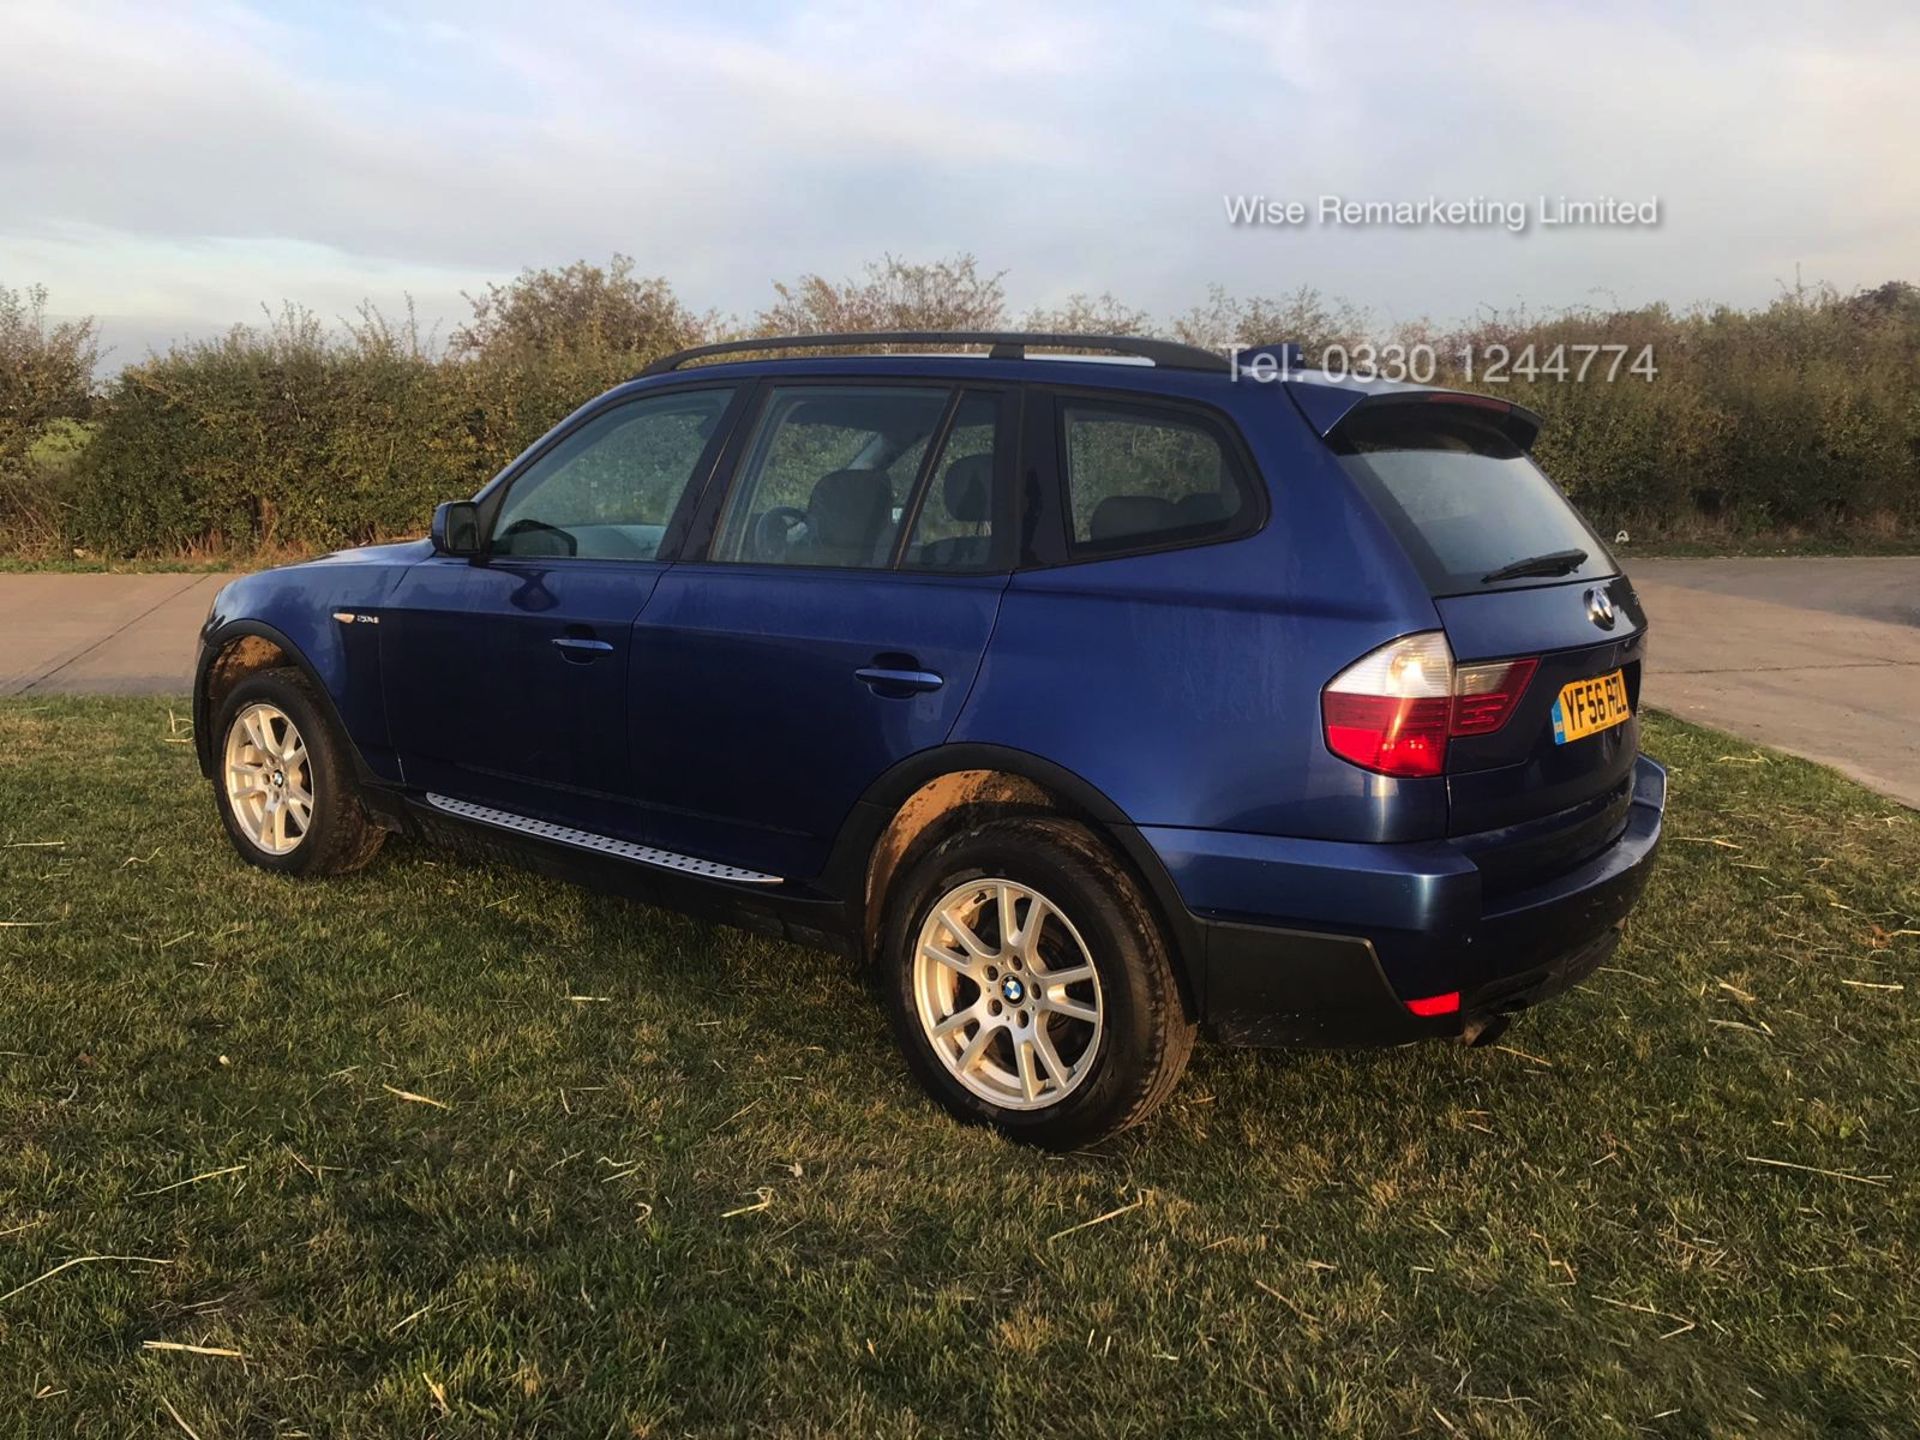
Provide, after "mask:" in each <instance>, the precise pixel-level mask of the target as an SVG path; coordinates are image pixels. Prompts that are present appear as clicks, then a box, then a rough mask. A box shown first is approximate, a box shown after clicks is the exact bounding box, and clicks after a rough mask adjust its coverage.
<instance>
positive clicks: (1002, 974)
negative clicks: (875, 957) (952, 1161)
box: [881, 815, 1194, 1148]
mask: <svg viewBox="0 0 1920 1440" xmlns="http://www.w3.org/2000/svg"><path fill="white" fill-rule="evenodd" d="M886 915H887V919H886V923H885V925H884V926H883V928H882V933H881V947H882V949H881V955H882V961H881V963H882V965H883V967H884V969H885V971H886V974H885V975H884V977H883V978H884V979H885V981H886V982H887V992H888V997H887V998H888V1001H889V1008H890V1010H891V1012H892V1018H893V1028H894V1034H895V1036H896V1037H897V1038H898V1040H899V1042H900V1048H901V1050H902V1052H903V1053H904V1054H905V1056H906V1059H907V1063H908V1065H909V1066H911V1067H912V1069H913V1072H914V1074H915V1075H916V1077H918V1079H919V1080H920V1083H921V1084H922V1085H923V1086H925V1088H926V1090H927V1092H928V1093H929V1094H930V1095H932V1096H933V1097H934V1098H935V1099H936V1100H938V1101H939V1102H940V1103H941V1104H942V1105H944V1106H945V1107H946V1108H947V1109H948V1110H950V1111H952V1112H953V1113H954V1114H955V1115H957V1116H959V1117H960V1118H961V1119H963V1120H971V1121H976V1122H982V1123H985V1124H989V1125H993V1126H995V1127H997V1128H998V1129H1000V1130H1002V1131H1004V1132H1005V1133H1006V1134H1007V1135H1009V1136H1010V1137H1012V1138H1014V1139H1019V1140H1025V1141H1029V1142H1031V1143H1033V1144H1037V1145H1046V1146H1051V1147H1054V1148H1068V1147H1071V1146H1075V1145H1083V1144H1086V1143H1087V1142H1089V1141H1092V1140H1097V1139H1100V1138H1101V1137H1102V1136H1105V1135H1110V1134H1112V1133H1113V1132H1114V1131H1116V1130H1121V1129H1124V1128H1126V1127H1127V1126H1129V1125H1132V1124H1135V1123H1137V1122H1138V1121H1140V1120H1143V1119H1145V1118H1146V1117H1147V1116H1148V1115H1149V1114H1151V1113H1152V1112H1153V1111H1154V1110H1155V1109H1156V1108H1157V1107H1158V1106H1159V1105H1160V1104H1161V1103H1162V1102H1163V1101H1164V1100H1165V1099H1166V1097H1167V1096H1168V1095H1169V1094H1170V1093H1171V1092H1172V1090H1173V1086H1174V1083H1175V1082H1176V1081H1177V1080H1178V1079H1179V1078H1180V1073H1181V1071H1182V1070H1184V1069H1185V1068H1186V1063H1187V1055H1188V1053H1189V1051H1190V1050H1191V1049H1192V1047H1193V1037H1194V1027H1193V1023H1192V1022H1191V1021H1190V1020H1189V1019H1188V1018H1187V1014H1186V1010H1185V1008H1184V1006H1183V1004H1182V1001H1181V996H1180V992H1179V988H1178V986H1177V985H1176V983H1175V981H1174V976H1173V968H1172V965H1171V963H1170V962H1169V959H1168V954H1167V944H1166V940H1165V938H1164V936H1163V935H1162V933H1161V930H1160V925H1159V921H1158V919H1157V917H1156V916H1155V915H1154V913H1153V909H1152V907H1151V906H1150V905H1149V904H1148V903H1147V900H1146V898H1145V896H1144V895H1143V893H1142V891H1141V889H1140V887H1139V884H1138V882H1136V881H1135V880H1134V878H1133V875H1132V873H1131V871H1130V870H1129V869H1128V868H1127V866H1126V864H1125V863H1124V862H1123V861H1122V860H1121V859H1120V857H1119V856H1117V855H1116V854H1115V853H1114V852H1113V851H1112V850H1110V849H1109V848H1108V847H1107V846H1106V845H1105V844H1104V843H1103V842H1102V841H1101V840H1100V839H1099V838H1097V837H1096V836H1095V835H1094V834H1093V833H1092V832H1090V831H1089V830H1087V829H1086V828H1085V827H1084V826H1081V825H1077V824H1074V823H1073V822H1071V821H1067V820H1061V819H1057V818H1055V817H1053V816H1048V815H1022V816H1008V817H1002V818H997V819H993V820H987V821H984V822H981V823H979V824H977V825H975V826H974V827H972V828H970V829H967V830H963V831H959V832H957V833H955V834H953V835H949V836H948V837H946V838H945V839H943V840H941V841H938V842H937V843H935V844H934V845H933V846H932V847H931V848H930V849H928V850H927V851H926V853H925V854H923V855H921V856H920V857H919V858H918V859H916V860H915V861H913V862H912V864H910V865H909V866H908V867H907V868H906V870H905V872H904V873H902V874H901V875H900V876H899V877H898V878H897V879H896V880H895V882H894V884H893V886H892V887H891V890H890V894H889V896H888V901H887V911H886Z"/></svg>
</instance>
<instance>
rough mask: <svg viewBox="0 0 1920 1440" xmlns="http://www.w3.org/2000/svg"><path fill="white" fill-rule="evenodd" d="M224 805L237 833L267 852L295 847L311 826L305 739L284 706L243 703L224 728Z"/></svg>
mask: <svg viewBox="0 0 1920 1440" xmlns="http://www.w3.org/2000/svg"><path fill="white" fill-rule="evenodd" d="M225 776H226V787H227V805H228V808H229V809H231V810H232V812H233V818H234V822H235V823H236V824H237V825H238V826H239V827H240V831H241V833H242V834H244V835H245V836H246V837H247V839H248V840H250V841H251V842H252V843H253V844H254V845H255V846H257V847H258V848H259V849H261V850H264V851H265V852H266V853H267V854H269V855H286V854H289V853H290V852H292V851H293V850H295V849H297V848H298V847H299V845H300V842H301V841H303V840H305V839H306V838H307V833H308V831H309V830H310V829H311V828H312V826H313V783H312V775H311V774H310V772H309V768H308V761H307V745H306V741H304V740H302V739H301V738H300V731H299V729H298V728H297V727H296V726H295V725H294V723H293V721H292V719H290V718H289V717H288V715H287V713H286V712H285V711H284V710H280V709H277V708H276V707H274V706H272V705H268V704H264V703H256V704H253V705H249V706H247V708H246V709H244V710H242V711H241V712H240V713H239V714H238V715H236V716H234V719H233V724H232V725H231V726H230V727H229V728H228V730H227V753H226V769H225Z"/></svg>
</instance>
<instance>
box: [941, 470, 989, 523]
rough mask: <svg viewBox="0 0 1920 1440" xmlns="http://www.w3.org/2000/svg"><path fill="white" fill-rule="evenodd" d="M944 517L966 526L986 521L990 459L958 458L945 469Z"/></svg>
mask: <svg viewBox="0 0 1920 1440" xmlns="http://www.w3.org/2000/svg"><path fill="white" fill-rule="evenodd" d="M945 492H946V501H947V514H949V515H951V516H952V517H953V518H954V519H956V520H964V521H966V522H967V524H969V525H978V524H981V523H982V522H983V521H985V520H986V519H987V518H988V515H987V509H988V506H987V501H988V498H989V497H990V496H991V495H992V494H993V456H992V454H991V453H989V454H984V455H962V456H961V457H960V458H959V459H958V460H956V461H954V462H953V463H952V464H951V465H949V466H948V467H947V478H946V481H945Z"/></svg>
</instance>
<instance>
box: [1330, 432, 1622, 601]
mask: <svg viewBox="0 0 1920 1440" xmlns="http://www.w3.org/2000/svg"><path fill="white" fill-rule="evenodd" d="M1334 443H1335V446H1336V448H1337V449H1338V450H1339V452H1340V457H1341V459H1340V463H1341V464H1342V465H1343V466H1345V467H1346V470H1347V473H1348V474H1350V475H1352V476H1353V478H1354V479H1355V480H1356V481H1357V482H1358V483H1359V485H1360V487H1361V488H1362V489H1363V490H1364V491H1366V493H1367V495H1368V497H1369V498H1370V499H1372V501H1373V503H1374V505H1375V506H1376V507H1377V508H1378V509H1379V511H1380V513H1381V514H1382V515H1383V516H1384V517H1385V519H1386V521H1387V523H1388V524H1389V525H1390V526H1392V527H1393V530H1394V533H1395V534H1396V535H1398V537H1399V538H1400V542H1401V543H1402V544H1403V545H1404V546H1406V549H1407V552H1408V554H1409V555H1411V556H1412V557H1413V560H1414V563H1415V564H1416V565H1417V566H1419V568H1420V572H1421V574H1422V575H1423V576H1424V577H1425V579H1426V581H1427V584H1428V586H1429V588H1430V589H1431V590H1432V591H1433V593H1434V594H1435V595H1460V594H1468V593H1472V592H1474V591H1478V590H1485V589H1490V588H1496V587H1502V588H1503V587H1505V586H1509V585H1513V586H1518V585H1541V584H1551V583H1553V581H1554V580H1556V579H1575V578H1580V577H1584V576H1594V575H1611V574H1613V573H1614V571H1615V567H1614V564H1613V558H1612V556H1610V555H1609V554H1608V553H1607V549H1606V547H1605V546H1604V545H1602V544H1601V543H1600V540H1599V538H1598V537H1597V536H1595V535H1594V533H1593V532H1592V531H1591V530H1589V529H1588V528H1587V526H1586V524H1585V522H1584V521H1582V520H1581V518H1580V516H1579V514H1578V513H1577V512H1576V511H1575V510H1574V508H1573V506H1572V505H1571V504H1570V503H1569V502H1568V500H1567V498H1566V496H1564V495H1562V494H1561V493H1560V490H1559V488H1558V487H1557V486H1555V485H1554V483H1553V482H1552V481H1551V480H1549V479H1547V477H1546V475H1545V474H1544V473H1542V472H1541V470H1540V467H1539V466H1537V465H1535V464H1534V463H1533V461H1532V459H1531V458H1529V457H1528V455H1527V453H1526V451H1524V450H1522V449H1521V448H1520V447H1519V446H1518V445H1516V444H1515V443H1514V441H1513V439H1512V438H1511V437H1510V436H1509V435H1507V434H1506V432H1505V431H1503V430H1502V429H1500V427H1499V425H1498V424H1497V423H1496V422H1493V421H1491V420H1483V419H1481V418H1480V417H1479V416H1477V415H1475V414H1474V413H1473V412H1472V411H1471V410H1469V409H1467V408H1466V407H1465V406H1444V405H1419V406H1416V405H1383V406H1380V407H1378V408H1377V409H1376V408H1373V407H1368V408H1367V409H1365V410H1362V411H1360V412H1359V413H1356V414H1354V415H1352V416H1351V417H1350V418H1349V420H1348V421H1347V423H1346V424H1344V425H1342V426H1341V428H1340V430H1339V432H1338V434H1337V436H1336V437H1335V442H1334ZM1575 550H1584V551H1585V552H1586V559H1585V560H1584V561H1581V562H1579V563H1577V564H1575V563H1572V561H1571V560H1570V559H1569V560H1567V561H1566V562H1564V568H1558V571H1557V573H1555V574H1534V575H1530V576H1515V577H1514V578H1512V579H1506V580H1497V579H1489V578H1488V577H1489V576H1492V575H1494V574H1495V573H1496V572H1498V571H1499V570H1501V569H1502V568H1503V567H1510V566H1514V565H1516V564H1517V563H1519V562H1523V561H1528V560H1535V559H1538V558H1540V557H1543V556H1552V555H1557V554H1564V553H1565V552H1569V551H1575Z"/></svg>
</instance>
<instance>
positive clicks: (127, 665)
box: [0, 575, 231, 695]
mask: <svg viewBox="0 0 1920 1440" xmlns="http://www.w3.org/2000/svg"><path fill="white" fill-rule="evenodd" d="M230 578H231V577H229V576H226V575H0V695H37V694H48V693H52V692H56V691H58V692H65V693H68V694H83V695H143V694H155V693H160V694H174V695H184V694H185V693H186V692H187V689H188V688H189V685H190V683H191V677H192V672H193V650H194V638H195V636H197V635H198V634H199V631H200V622H201V621H203V620H205V619H206V618H207V607H208V606H209V605H211V604H212V603H213V594H214V592H215V591H216V590H218V589H219V588H220V587H221V586H222V585H224V584H226V583H227V581H228V579H230Z"/></svg>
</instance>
